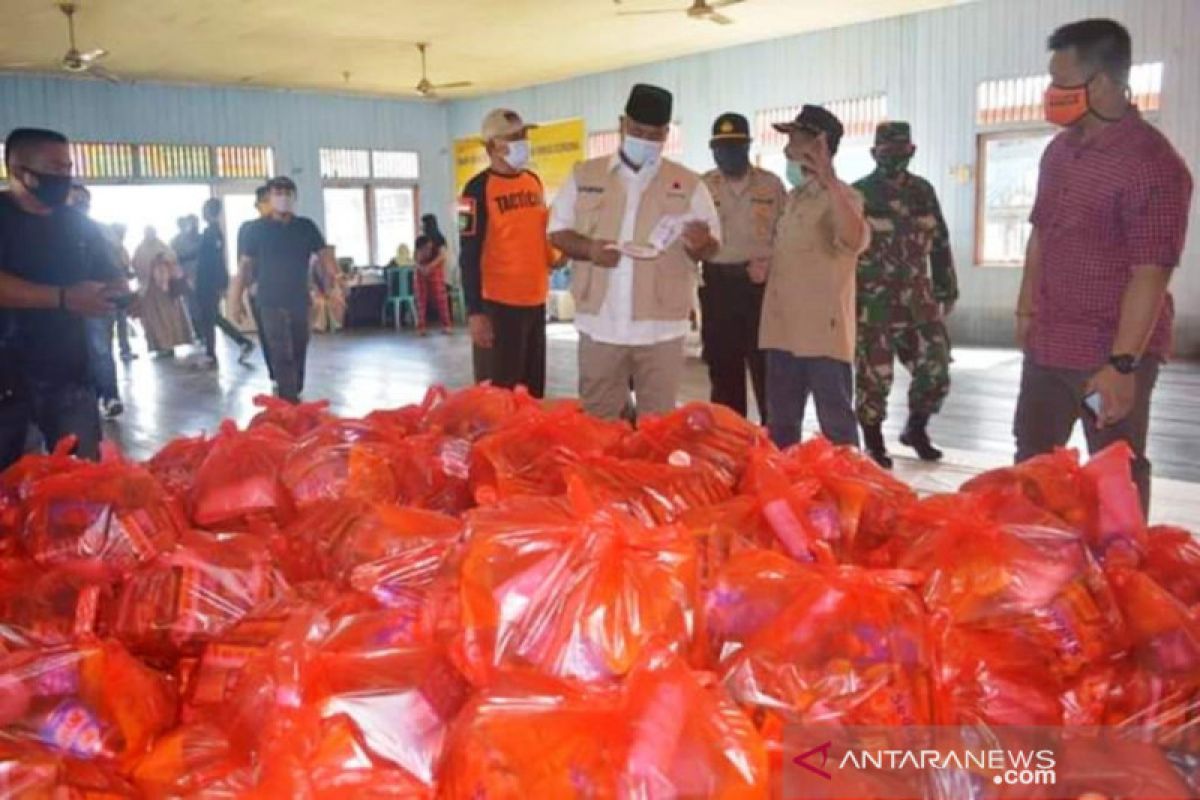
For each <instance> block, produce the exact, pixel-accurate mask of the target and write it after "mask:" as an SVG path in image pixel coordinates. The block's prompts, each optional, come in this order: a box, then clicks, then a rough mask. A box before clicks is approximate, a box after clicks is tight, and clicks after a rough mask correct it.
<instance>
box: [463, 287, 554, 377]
mask: <svg viewBox="0 0 1200 800" xmlns="http://www.w3.org/2000/svg"><path fill="white" fill-rule="evenodd" d="M484 313H485V314H487V316H488V319H490V320H491V321H492V333H493V335H494V339H495V343H494V344H493V345H492V347H490V348H488V349H486V350H485V349H483V348H479V347H476V348H474V350H473V351H472V354H471V355H472V361H473V362H474V367H475V382H476V383H482V382H483V381H491V382H492V384H493V385H495V386H501V387H504V388H506V389H512V388H515V387H517V386H524V387H525V388H526V389H528V390H529V393H530V394H531V395H533V396H534V397H543V396H545V394H546V306H545V305H540V306H508V305H504V304H502V303H490V302H489V303H487V304H486V305H485V306H484Z"/></svg>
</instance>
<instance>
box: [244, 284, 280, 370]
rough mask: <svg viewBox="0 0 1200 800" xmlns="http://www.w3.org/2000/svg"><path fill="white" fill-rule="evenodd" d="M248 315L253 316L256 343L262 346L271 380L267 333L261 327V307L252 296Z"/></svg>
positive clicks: (269, 348) (264, 361) (269, 346)
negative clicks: (256, 332)
mask: <svg viewBox="0 0 1200 800" xmlns="http://www.w3.org/2000/svg"><path fill="white" fill-rule="evenodd" d="M250 315H251V316H253V317H254V329H255V330H257V331H258V343H259V346H260V347H262V354H263V363H265V364H266V365H267V375H268V376H269V377H270V378H271V380H272V382H273V381H274V380H275V367H274V365H272V364H271V343H270V342H269V341H267V334H266V331H265V330H264V329H263V318H262V309H261V308H259V305H258V301H257V300H255V299H254V298H251V299H250Z"/></svg>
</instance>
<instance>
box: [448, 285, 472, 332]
mask: <svg viewBox="0 0 1200 800" xmlns="http://www.w3.org/2000/svg"><path fill="white" fill-rule="evenodd" d="M446 296H447V297H448V298H450V316H451V317H453V318H454V321H455V322H457V323H458V324H459V325H466V324H467V296H466V295H465V294H463V290H462V287H461V286H454V285H451V286H447V287H446Z"/></svg>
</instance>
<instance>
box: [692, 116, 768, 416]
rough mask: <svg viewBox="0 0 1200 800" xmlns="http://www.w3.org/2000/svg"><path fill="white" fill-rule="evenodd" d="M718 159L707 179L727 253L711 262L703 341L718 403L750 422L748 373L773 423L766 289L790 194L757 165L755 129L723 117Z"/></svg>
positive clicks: (761, 411)
mask: <svg viewBox="0 0 1200 800" xmlns="http://www.w3.org/2000/svg"><path fill="white" fill-rule="evenodd" d="M710 146H711V147H712V153H713V160H714V161H716V164H717V169H714V170H712V171H710V172H708V173H705V175H704V182H705V183H706V184H707V185H708V190H709V192H711V193H712V196H713V201H714V202H715V203H716V205H717V213H718V214H719V215H720V217H721V232H722V239H721V249H720V250H719V251H718V252H717V253H716V255H714V256H713V257H712V260H711V261H705V262H704V272H703V276H704V285H703V286H701V287H700V315H701V323H702V326H701V329H700V336H701V340H702V341H703V343H704V360H705V362H706V363H707V364H708V378H709V381H710V382H711V383H712V394H711V396H710V399H711V400H712V402H714V403H720V404H721V405H723V406H728V407H729V408H732V409H733V410H734V411H736V412H738V413H739V414H741V415H742V416H746V411H747V403H746V368H747V367H749V368H750V379H751V381H752V382H753V385H754V399H755V401H757V403H758V416H759V419H761V420H763V421H764V422H765V421H766V419H767V359H766V355H765V354H764V353H763V351H762V350H760V349H759V347H758V326H759V321H760V317H761V312H762V302H763V288H764V284H765V283H766V280H767V269H768V266H769V264H770V261H771V243H772V241H773V240H774V238H775V223H776V222H778V221H779V214H780V212H781V211H782V210H783V203H784V200H785V198H786V197H787V191H786V190H785V189H784V188H783V181H781V180H779V178H777V177H775V175H774V174H772V173H770V172H767V171H766V170H765V169H759V168H758V167H754V166H751V165H750V123H749V122H748V121H747V120H746V118H745V117H743V116H742V115H741V114H732V113H727V114H722V115H721V116H719V117H717V120H716V122H714V123H713V131H712V140H711V142H710Z"/></svg>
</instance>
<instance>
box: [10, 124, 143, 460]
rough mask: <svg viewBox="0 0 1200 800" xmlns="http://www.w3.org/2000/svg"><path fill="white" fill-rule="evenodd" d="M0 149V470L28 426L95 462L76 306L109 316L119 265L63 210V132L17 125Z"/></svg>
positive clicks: (67, 160)
mask: <svg viewBox="0 0 1200 800" xmlns="http://www.w3.org/2000/svg"><path fill="white" fill-rule="evenodd" d="M4 153H5V160H6V164H7V167H8V176H9V177H8V188H9V190H8V191H7V192H4V193H0V271H2V272H3V273H5V274H4V280H3V281H0V306H2V308H0V467H3V466H7V465H8V464H10V463H11V462H12V461H14V460H16V458H18V457H19V456H20V455H21V451H22V449H23V446H24V442H25V435H26V432H27V430H28V428H29V425H30V423H33V424H35V425H37V427H38V428H39V429H40V430H41V433H42V436H43V438H44V439H45V441H46V443H47V445H49V446H53V445H54V444H56V443H57V442H58V440H59V439H61V438H62V437H64V436H68V435H74V436H75V437H77V440H78V444H77V446H76V453H77V454H78V455H81V456H84V457H86V458H96V457H98V455H99V445H100V414H99V412H98V410H97V407H96V390H95V386H94V384H93V381H92V378H91V375H90V370H89V352H88V336H87V331H86V328H85V324H84V318H83V316H82V315H81V313H80V312H86V313H100V314H104V313H111V312H112V310H113V306H112V303H111V298H112V297H113V296H115V295H122V294H124V293H125V290H124V289H123V288H122V286H121V282H120V274H119V269H118V268H117V266H116V264H115V261H114V259H113V254H112V249H111V248H110V247H109V245H108V242H107V241H106V240H105V238H104V235H103V233H102V232H101V230H100V228H99V227H98V226H97V225H96V224H95V223H93V222H92V221H91V220H89V219H88V218H87V217H85V216H84V215H83V214H80V213H79V212H78V211H76V210H74V209H71V208H68V207H67V198H68V195H69V193H70V191H71V153H70V149H69V147H68V145H67V139H66V137H64V136H63V135H62V134H59V133H55V132H54V131H46V130H40V129H34V128H19V129H17V130H15V131H13V132H12V133H11V134H9V136H8V139H7V140H6V142H5V151H4ZM106 285H107V288H106ZM47 295H49V297H48V296H47ZM51 298H53V302H46V301H47V300H48V299H51Z"/></svg>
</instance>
